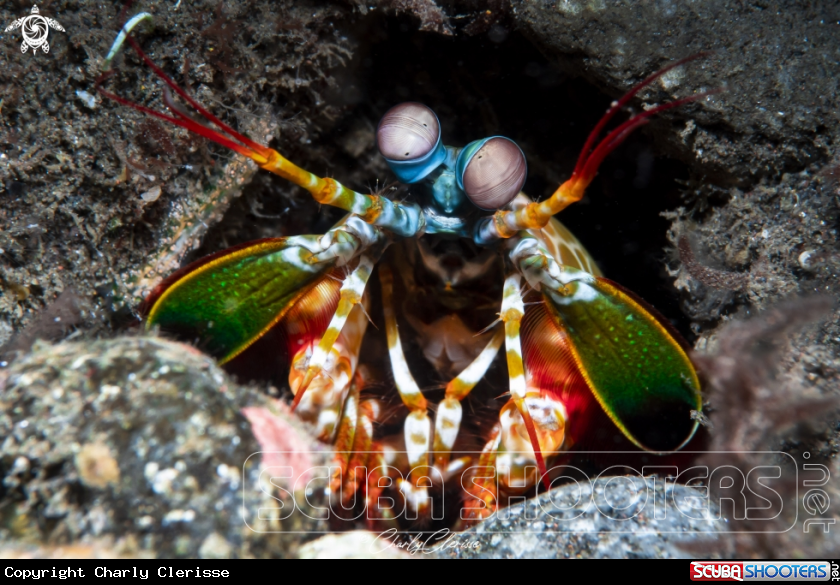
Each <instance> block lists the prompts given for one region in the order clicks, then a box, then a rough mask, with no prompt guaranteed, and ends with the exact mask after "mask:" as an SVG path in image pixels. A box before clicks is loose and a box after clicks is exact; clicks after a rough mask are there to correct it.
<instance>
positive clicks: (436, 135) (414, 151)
mask: <svg viewBox="0 0 840 585" xmlns="http://www.w3.org/2000/svg"><path fill="white" fill-rule="evenodd" d="M376 142H377V144H378V145H379V152H381V153H382V156H384V157H385V162H387V163H388V166H389V167H391V170H392V171H394V174H395V175H397V177H398V178H399V179H400V181H402V182H403V183H416V182H417V181H420V180H422V179H424V178H425V177H426V176H427V175H428V174H429V173H431V172H432V171H433V170H435V169H436V168H437V167H439V166H440V164H441V163H442V162H443V161H444V159H446V147H445V146H443V144H442V143H441V141H440V122H438V119H437V116H436V115H435V113H434V112H433V111H432V110H431V109H429V108H428V107H426V106H424V105H423V104H418V103H417V102H405V103H403V104H399V105H396V106H394V107H393V108H391V109H390V110H388V111H387V112H386V113H385V115H384V116H382V121H381V122H379V128H378V129H377V130H376Z"/></svg>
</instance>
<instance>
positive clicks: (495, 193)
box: [455, 136, 528, 210]
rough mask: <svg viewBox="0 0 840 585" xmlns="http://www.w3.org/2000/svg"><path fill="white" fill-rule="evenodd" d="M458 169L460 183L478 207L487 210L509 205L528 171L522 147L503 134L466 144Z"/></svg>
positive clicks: (459, 159)
mask: <svg viewBox="0 0 840 585" xmlns="http://www.w3.org/2000/svg"><path fill="white" fill-rule="evenodd" d="M455 169H456V171H455V176H456V178H457V179H458V186H459V187H461V189H463V190H464V192H465V193H466V194H467V197H469V198H470V201H472V202H473V204H474V205H475V206H476V207H479V208H481V209H487V210H492V209H499V208H501V207H504V206H505V205H507V203H509V202H510V200H511V199H513V198H514V197H516V195H517V193H519V191H520V190H521V189H522V185H524V184H525V176H526V175H527V174H528V166H527V165H526V163H525V155H524V154H522V150H521V149H520V148H519V147H518V146H517V145H516V143H515V142H514V141H513V140H510V139H509V138H505V137H504V136H493V137H492V138H485V139H484V140H476V141H475V142H471V143H470V144H468V145H467V146H465V147H464V149H463V150H462V151H461V153H460V154H459V155H458V161H457V163H456V165H455Z"/></svg>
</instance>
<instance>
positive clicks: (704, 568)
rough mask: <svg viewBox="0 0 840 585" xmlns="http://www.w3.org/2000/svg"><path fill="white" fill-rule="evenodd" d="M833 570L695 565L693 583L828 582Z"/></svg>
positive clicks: (789, 564)
mask: <svg viewBox="0 0 840 585" xmlns="http://www.w3.org/2000/svg"><path fill="white" fill-rule="evenodd" d="M834 566H836V563H829V562H828V561H692V563H691V580H692V581H797V582H803V581H804V582H807V581H829V580H832V579H833V570H834ZM838 572H840V571H838Z"/></svg>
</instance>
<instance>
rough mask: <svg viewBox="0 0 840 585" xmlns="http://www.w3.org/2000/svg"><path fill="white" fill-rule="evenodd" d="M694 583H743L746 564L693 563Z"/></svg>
mask: <svg viewBox="0 0 840 585" xmlns="http://www.w3.org/2000/svg"><path fill="white" fill-rule="evenodd" d="M691 580H692V581H743V580H744V563H736V562H720V561H694V562H692V563H691Z"/></svg>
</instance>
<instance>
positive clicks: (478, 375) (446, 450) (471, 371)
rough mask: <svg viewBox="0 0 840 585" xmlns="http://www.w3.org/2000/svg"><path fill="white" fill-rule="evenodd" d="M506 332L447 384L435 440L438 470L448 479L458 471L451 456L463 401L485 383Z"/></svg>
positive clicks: (499, 333)
mask: <svg viewBox="0 0 840 585" xmlns="http://www.w3.org/2000/svg"><path fill="white" fill-rule="evenodd" d="M504 333H505V332H504V330H503V329H501V328H500V329H498V330H496V332H495V333H494V334H493V337H492V338H491V339H490V341H489V342H488V343H487V345H486V346H485V347H484V349H483V350H482V351H481V353H480V354H478V356H477V357H476V358H475V359H474V360H473V361H472V363H471V364H470V365H468V366H467V367H466V368H464V371H463V372H461V373H460V374H458V376H457V377H456V378H454V379H453V380H452V381H451V382H449V384H447V385H446V397H445V398H444V399H443V401H442V402H441V403H440V404H439V405H438V410H437V415H436V416H435V441H434V452H435V467H437V468H438V469H439V470H440V471H441V473H442V474H443V475H444V477H448V476H450V475H452V474H453V473H455V472H457V470H458V469H453V468H451V465H450V463H449V457H450V454H451V453H452V448H453V447H454V445H455V440H456V439H457V438H458V431H459V430H460V427H461V416H462V408H461V400H463V399H464V398H466V397H467V395H469V393H470V391H471V390H472V389H473V388H474V387H475V385H476V384H478V383H479V382H480V381H481V379H482V378H483V377H484V375H485V374H486V373H487V370H488V368H490V366H491V365H492V363H493V360H494V359H496V355H497V354H498V353H499V349H500V348H501V347H502V342H503V341H504ZM465 463H467V461H463V460H457V461H454V462H453V463H452V465H456V466H457V467H458V468H460V467H461V466H463V465H464V464H465Z"/></svg>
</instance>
